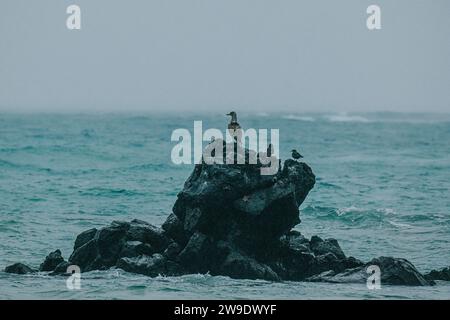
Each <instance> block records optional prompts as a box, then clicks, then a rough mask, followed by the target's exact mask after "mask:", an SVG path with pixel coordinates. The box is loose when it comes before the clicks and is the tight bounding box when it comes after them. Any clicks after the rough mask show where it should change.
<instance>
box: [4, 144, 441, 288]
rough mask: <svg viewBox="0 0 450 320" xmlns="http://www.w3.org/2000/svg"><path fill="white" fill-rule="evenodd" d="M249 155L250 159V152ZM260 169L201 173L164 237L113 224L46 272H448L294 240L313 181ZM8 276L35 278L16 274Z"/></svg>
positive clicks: (328, 275)
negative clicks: (361, 257)
mask: <svg viewBox="0 0 450 320" xmlns="http://www.w3.org/2000/svg"><path fill="white" fill-rule="evenodd" d="M246 154H247V155H248V154H249V151H248V150H246ZM261 168H262V164H261V163H257V164H242V165H230V164H213V165H207V164H205V163H202V164H198V165H196V166H195V167H194V170H193V172H192V174H191V175H190V176H189V178H188V179H187V180H186V182H185V184H184V187H183V189H182V190H181V191H180V193H179V194H178V196H177V200H176V202H175V204H174V206H173V209H172V211H173V213H171V214H170V215H169V216H168V217H167V219H166V221H165V222H164V223H163V225H162V227H161V228H159V227H155V226H153V225H151V224H149V223H147V222H145V221H141V220H132V221H131V222H123V221H113V222H112V223H111V225H109V226H106V227H104V228H100V229H95V228H94V229H90V230H87V231H85V232H83V233H81V234H80V235H78V237H77V238H76V241H75V244H74V251H73V253H72V254H71V256H70V258H69V259H68V261H67V262H66V261H64V259H62V257H61V252H59V250H57V251H55V252H53V253H51V254H50V255H49V256H48V257H47V258H46V261H45V262H44V263H43V266H42V267H41V269H42V270H44V269H45V270H49V271H53V272H52V273H51V274H64V273H66V271H67V267H68V266H69V265H77V266H78V267H79V268H80V269H81V271H82V272H87V271H92V270H105V269H109V268H113V267H116V268H121V269H123V270H125V271H128V272H134V273H140V274H144V275H147V276H151V277H156V276H158V275H163V276H177V275H183V274H186V273H210V274H211V275H224V276H229V277H232V278H238V279H265V280H268V281H280V280H290V281H326V282H344V283H351V282H355V283H363V282H364V283H365V282H366V281H367V278H368V276H369V275H368V274H367V273H366V269H367V267H368V266H369V265H378V266H379V267H380V269H381V272H382V275H381V282H382V284H396V285H431V284H433V282H432V279H437V278H439V279H441V278H447V276H448V269H447V270H445V269H444V270H443V271H432V272H430V273H429V274H428V275H427V276H426V277H424V276H423V275H422V274H420V273H419V272H418V271H417V270H416V268H415V267H414V266H413V265H412V264H411V263H410V262H408V261H407V260H405V259H398V258H386V257H380V258H376V259H373V260H372V261H370V262H368V263H363V262H361V261H360V260H358V259H355V258H354V257H347V256H346V255H345V254H344V252H343V250H342V248H341V246H340V245H339V243H338V241H337V240H335V239H332V238H330V239H325V240H324V239H322V238H320V237H318V236H313V237H312V238H311V239H308V238H306V237H305V236H303V235H302V234H301V233H300V232H298V231H296V230H292V228H293V227H294V226H296V225H297V224H299V223H300V217H299V206H300V205H301V204H302V202H303V201H304V200H305V198H306V196H307V195H308V193H309V191H310V190H311V189H312V188H313V187H314V184H315V176H314V174H313V172H312V170H311V168H310V167H309V166H308V165H307V164H305V163H302V162H298V161H295V160H292V159H289V160H286V161H285V162H284V165H283V167H282V168H279V170H278V172H277V173H276V174H275V175H272V176H270V175H261V171H260V169H261ZM7 269H8V270H9V271H8V272H16V273H26V272H32V271H33V270H32V269H31V268H29V267H27V266H24V265H21V264H16V265H13V266H10V267H8V268H7Z"/></svg>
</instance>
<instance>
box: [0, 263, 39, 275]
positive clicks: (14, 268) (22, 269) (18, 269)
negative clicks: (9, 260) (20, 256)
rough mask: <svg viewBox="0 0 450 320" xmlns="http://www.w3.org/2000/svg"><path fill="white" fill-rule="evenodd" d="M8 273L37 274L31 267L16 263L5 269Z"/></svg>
mask: <svg viewBox="0 0 450 320" xmlns="http://www.w3.org/2000/svg"><path fill="white" fill-rule="evenodd" d="M5 272H6V273H15V274H27V273H33V272H36V270H34V269H31V268H30V267H29V266H27V265H25V264H23V263H20V262H19V263H14V264H12V265H10V266H7V267H6V268H5Z"/></svg>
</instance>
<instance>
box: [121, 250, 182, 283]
mask: <svg viewBox="0 0 450 320" xmlns="http://www.w3.org/2000/svg"><path fill="white" fill-rule="evenodd" d="M117 267H118V268H121V269H123V270H125V271H127V272H133V273H139V274H144V275H146V276H150V277H156V276H159V275H162V276H178V275H181V274H183V273H184V270H183V269H182V267H181V266H180V265H179V264H178V263H176V262H173V261H171V260H168V259H166V258H165V257H164V256H162V255H161V254H159V253H155V254H154V255H152V256H147V255H141V256H139V257H134V258H120V259H119V260H118V261H117Z"/></svg>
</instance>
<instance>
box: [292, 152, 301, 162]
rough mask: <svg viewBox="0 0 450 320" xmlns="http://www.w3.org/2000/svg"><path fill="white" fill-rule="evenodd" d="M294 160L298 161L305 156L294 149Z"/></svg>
mask: <svg viewBox="0 0 450 320" xmlns="http://www.w3.org/2000/svg"><path fill="white" fill-rule="evenodd" d="M292 158H293V159H295V160H298V159H300V158H303V156H302V155H301V154H300V153H298V151H297V150H295V149H292Z"/></svg>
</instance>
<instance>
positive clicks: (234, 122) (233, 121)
mask: <svg viewBox="0 0 450 320" xmlns="http://www.w3.org/2000/svg"><path fill="white" fill-rule="evenodd" d="M227 116H231V121H230V123H229V124H228V130H237V129H240V128H241V126H240V125H239V123H238V122H237V115H236V112H234V111H231V112H230V113H227Z"/></svg>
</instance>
